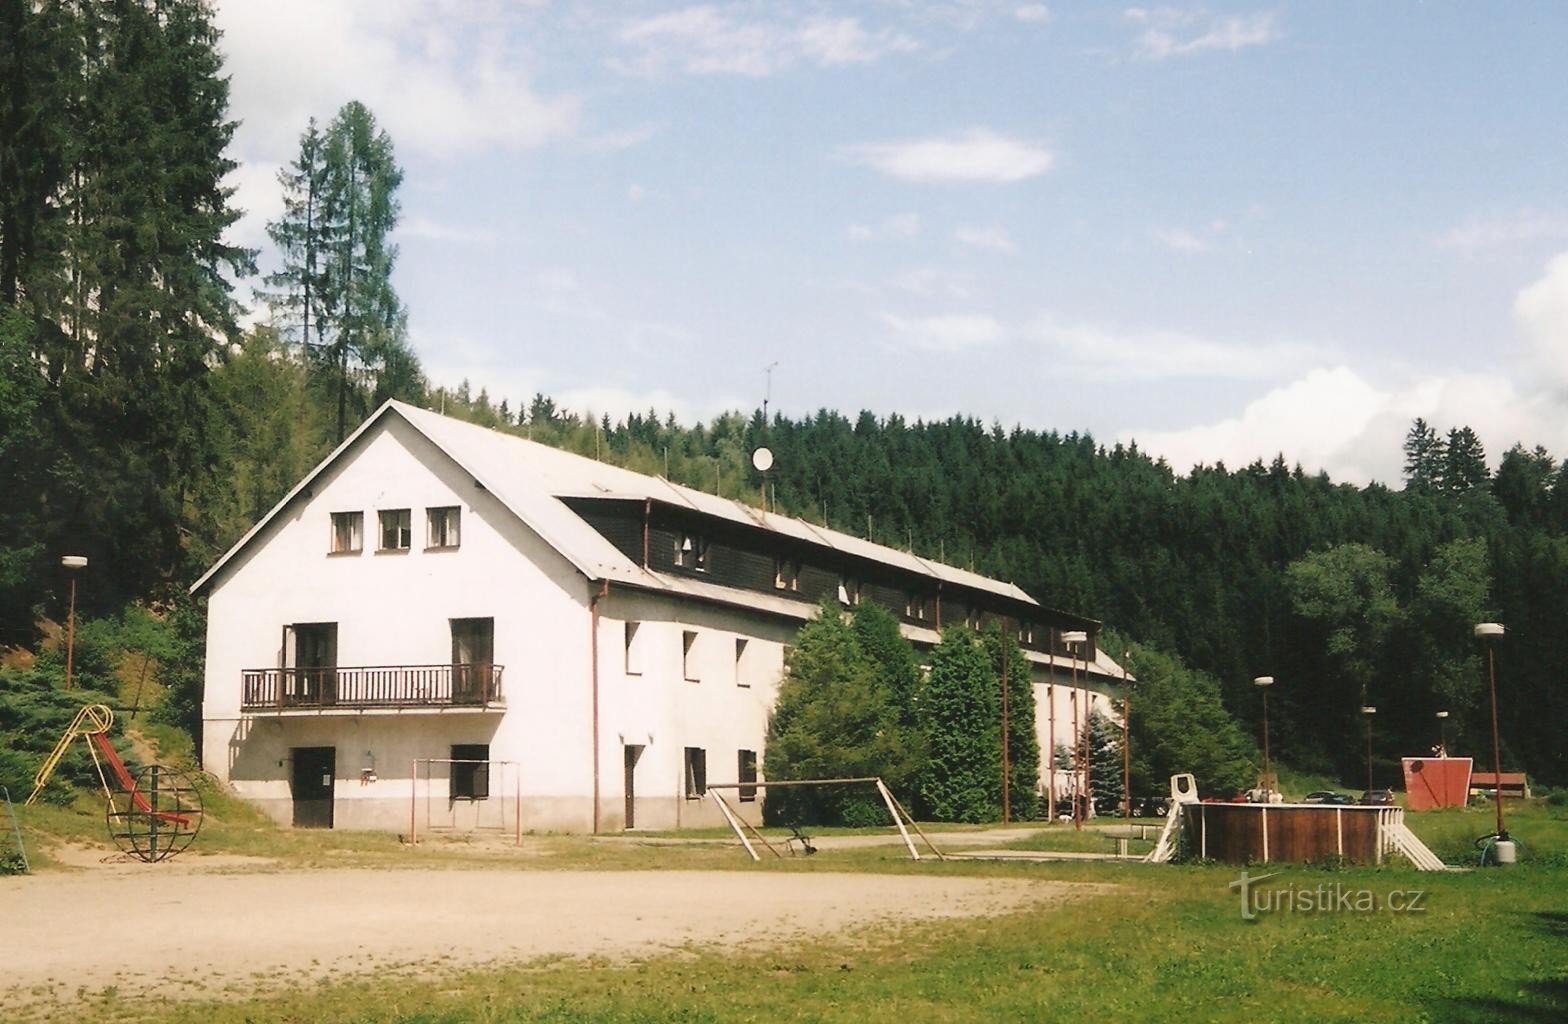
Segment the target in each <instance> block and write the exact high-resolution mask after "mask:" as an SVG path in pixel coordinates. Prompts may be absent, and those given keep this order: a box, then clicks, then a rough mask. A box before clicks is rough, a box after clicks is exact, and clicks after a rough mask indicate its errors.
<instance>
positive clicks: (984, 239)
mask: <svg viewBox="0 0 1568 1024" xmlns="http://www.w3.org/2000/svg"><path fill="white" fill-rule="evenodd" d="M953 237H954V238H956V239H957V240H958V241H959V242H960V243H961V244H963V245H967V246H971V247H973V248H976V249H990V250H991V251H992V252H1017V251H1018V246H1017V245H1016V244H1014V242H1013V240H1012V238H1011V237H1010V236H1009V235H1008V234H1007V229H1006V228H1004V227H1001V226H999V225H992V226H990V227H973V226H965V225H960V226H959V227H958V229H957V230H956V231H954V232H953Z"/></svg>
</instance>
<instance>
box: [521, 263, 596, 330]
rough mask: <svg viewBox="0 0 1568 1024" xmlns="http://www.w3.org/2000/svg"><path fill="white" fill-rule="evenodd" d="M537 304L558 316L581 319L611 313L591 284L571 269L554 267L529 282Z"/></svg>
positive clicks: (591, 318)
mask: <svg viewBox="0 0 1568 1024" xmlns="http://www.w3.org/2000/svg"><path fill="white" fill-rule="evenodd" d="M527 293H528V295H529V297H530V298H531V299H532V300H533V303H534V305H535V306H536V307H538V308H539V309H541V310H543V311H544V312H546V313H551V314H554V315H555V316H562V317H570V318H572V319H578V320H606V319H608V314H606V313H605V311H604V308H603V307H602V306H600V305H599V303H598V302H597V301H596V300H595V299H594V298H593V296H592V295H591V294H590V292H589V290H588V287H587V286H586V285H584V284H583V283H582V281H581V280H580V279H578V277H577V275H576V274H575V273H573V272H572V271H570V270H566V269H563V268H559V267H555V268H551V269H548V270H541V271H539V272H538V273H536V274H535V275H534V276H533V278H532V280H530V281H529V283H528V286H527Z"/></svg>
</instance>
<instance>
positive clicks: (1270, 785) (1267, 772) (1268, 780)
mask: <svg viewBox="0 0 1568 1024" xmlns="http://www.w3.org/2000/svg"><path fill="white" fill-rule="evenodd" d="M1263 786H1264V789H1266V790H1267V791H1269V792H1271V793H1272V792H1273V790H1274V772H1273V766H1272V765H1271V764H1270V762H1269V691H1268V687H1266V686H1265V687H1264V688H1263Z"/></svg>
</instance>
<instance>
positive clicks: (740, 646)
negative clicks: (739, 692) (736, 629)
mask: <svg viewBox="0 0 1568 1024" xmlns="http://www.w3.org/2000/svg"><path fill="white" fill-rule="evenodd" d="M747 643H748V641H747V640H746V638H745V637H739V636H738V637H736V638H735V685H736V686H750V685H751V684H750V683H748V682H747V681H746V667H745V662H746V644H747Z"/></svg>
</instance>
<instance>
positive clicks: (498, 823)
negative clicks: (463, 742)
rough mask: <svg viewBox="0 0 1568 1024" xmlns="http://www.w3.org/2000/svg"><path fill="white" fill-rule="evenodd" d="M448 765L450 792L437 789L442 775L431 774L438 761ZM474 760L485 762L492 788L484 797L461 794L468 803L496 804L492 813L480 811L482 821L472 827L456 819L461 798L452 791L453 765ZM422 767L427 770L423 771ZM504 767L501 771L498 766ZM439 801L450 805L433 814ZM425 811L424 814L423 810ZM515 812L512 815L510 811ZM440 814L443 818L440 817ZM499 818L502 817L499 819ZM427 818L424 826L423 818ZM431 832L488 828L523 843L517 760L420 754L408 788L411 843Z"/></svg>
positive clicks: (519, 771) (520, 771)
mask: <svg viewBox="0 0 1568 1024" xmlns="http://www.w3.org/2000/svg"><path fill="white" fill-rule="evenodd" d="M438 764H439V765H446V766H447V776H446V785H447V789H448V792H445V793H442V792H437V789H438V786H437V785H436V783H438V781H439V780H438V779H437V778H436V777H434V776H432V774H431V768H432V767H433V766H434V765H438ZM459 764H473V765H484V766H485V771H486V778H487V779H488V788H487V790H486V794H487V795H486V796H485V798H484V799H482V800H478V799H472V798H461V800H462V802H464V803H477V804H483V805H485V807H486V808H488V807H494V808H495V810H494V811H493V812H491V813H490V814H485V813H484V810H483V809H481V810H480V811H478V812H476V813H477V815H478V817H479V821H478V822H477V823H476V824H474V825H473V826H472V827H466V828H465V827H460V826H459V825H458V824H457V821H456V813H455V812H456V805H457V803H458V802H459V798H454V797H452V796H451V795H450V786H451V771H452V766H453V765H459ZM421 767H422V768H423V772H421ZM498 768H499V769H503V770H502V771H499V772H498V771H497V770H496V769H498ZM437 803H444V804H445V805H446V808H445V810H444V811H443V812H441V814H440V815H437V816H435V817H433V816H432V809H433V807H434V806H435V805H436V804H437ZM421 808H423V810H424V813H423V815H421V813H420V810H421ZM508 810H510V811H511V814H510V815H508V813H507V811H508ZM438 818H440V820H437V819H438ZM486 819H489V820H486ZM497 819H499V820H497ZM421 821H423V822H424V827H423V829H421V827H420V822H421ZM421 831H423V832H428V833H430V834H432V835H436V834H453V833H459V832H488V833H497V834H500V835H505V834H507V833H508V832H510V833H511V835H512V844H513V845H514V846H521V845H522V843H523V781H522V769H521V767H520V766H519V764H518V762H516V761H487V760H479V759H470V758H461V757H459V758H452V757H416V758H414V762H413V770H412V771H411V772H410V773H409V791H408V843H409V845H410V846H417V845H418V844H419V835H420V833H421Z"/></svg>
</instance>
